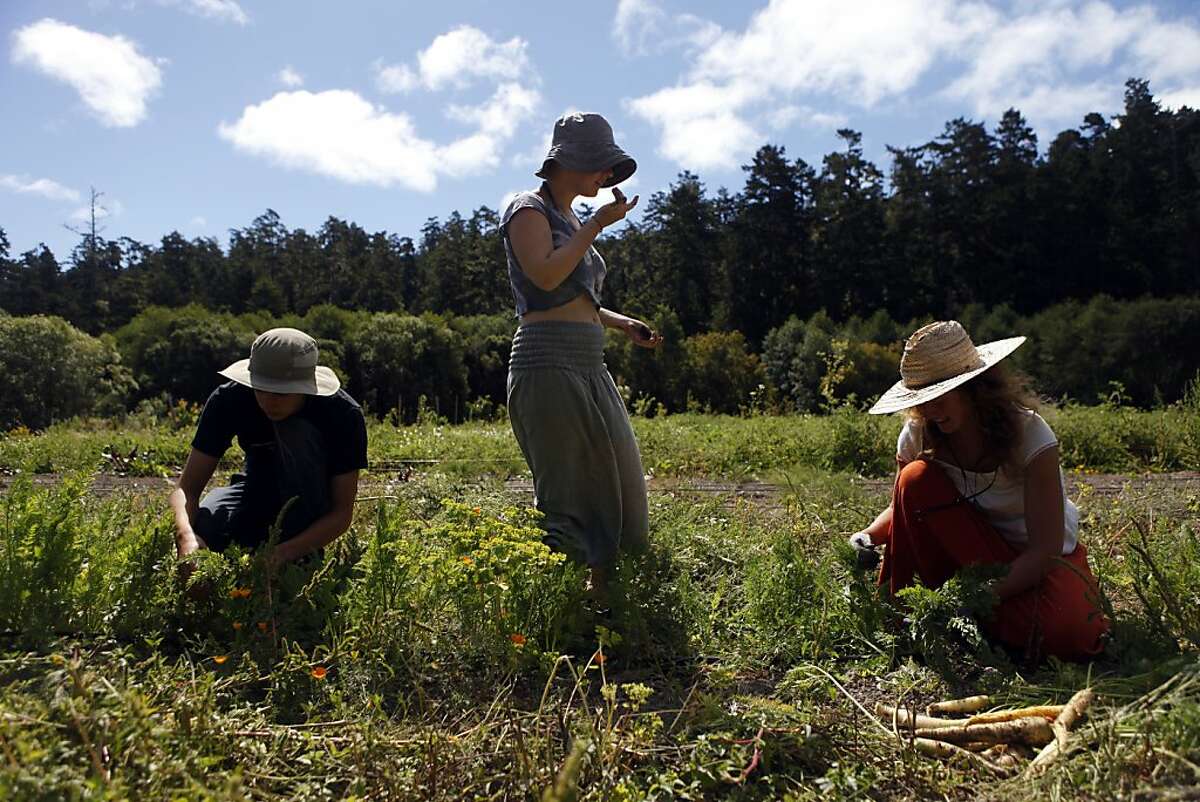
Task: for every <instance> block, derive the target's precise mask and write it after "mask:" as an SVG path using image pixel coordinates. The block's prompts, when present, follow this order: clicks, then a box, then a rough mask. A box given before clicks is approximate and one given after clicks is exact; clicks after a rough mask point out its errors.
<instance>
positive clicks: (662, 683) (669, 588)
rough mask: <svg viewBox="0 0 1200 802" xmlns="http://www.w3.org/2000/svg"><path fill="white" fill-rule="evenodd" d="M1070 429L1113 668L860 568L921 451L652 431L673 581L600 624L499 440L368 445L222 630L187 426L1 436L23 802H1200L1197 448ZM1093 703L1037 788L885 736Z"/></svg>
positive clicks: (654, 507) (12, 714)
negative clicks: (965, 708)
mask: <svg viewBox="0 0 1200 802" xmlns="http://www.w3.org/2000/svg"><path fill="white" fill-rule="evenodd" d="M1048 417H1050V419H1051V423H1052V425H1053V426H1054V427H1055V429H1056V431H1058V433H1059V435H1060V437H1061V438H1062V448H1063V454H1064V464H1065V465H1066V466H1067V467H1068V469H1069V471H1070V472H1069V476H1068V480H1069V485H1070V487H1071V493H1072V496H1073V497H1074V498H1075V499H1076V500H1077V502H1078V503H1079V504H1080V507H1081V510H1082V512H1083V516H1084V520H1085V523H1084V530H1083V534H1082V537H1083V539H1084V542H1085V543H1086V544H1087V546H1088V549H1089V553H1090V555H1091V559H1092V563H1093V567H1094V569H1095V571H1096V573H1097V575H1098V576H1099V578H1100V580H1101V583H1102V589H1103V592H1104V599H1103V603H1104V604H1105V606H1106V608H1107V609H1108V610H1110V611H1111V615H1112V617H1113V621H1114V633H1113V639H1112V642H1111V643H1110V646H1109V649H1108V651H1107V653H1106V654H1105V655H1104V656H1103V657H1102V658H1101V659H1100V660H1098V661H1097V662H1095V663H1093V664H1092V665H1090V666H1080V665H1072V664H1061V663H1050V664H1043V665H1040V666H1030V665H1027V664H1025V663H1023V662H1022V661H1021V658H1020V657H1019V656H1015V655H1009V654H1006V653H1004V652H1002V651H998V650H995V649H993V648H991V647H990V646H989V645H988V644H987V642H986V641H985V640H984V639H983V638H982V637H981V634H980V632H979V629H978V626H977V625H976V624H975V622H974V620H973V619H972V618H971V616H970V615H969V613H970V612H971V611H973V610H978V609H980V607H981V605H982V604H983V603H984V600H982V599H981V594H980V593H979V592H978V586H977V584H975V583H974V582H973V581H972V580H971V579H966V580H964V581H962V582H952V583H950V584H949V585H947V586H946V587H945V588H944V589H943V590H941V591H939V592H936V593H935V592H932V591H926V590H917V591H914V592H911V593H910V594H908V595H906V598H905V604H906V609H904V610H900V609H899V608H897V607H895V606H893V605H891V604H890V603H887V602H885V601H884V600H883V599H882V598H880V597H879V596H878V594H877V593H876V591H875V589H874V583H873V581H872V579H873V577H872V576H871V575H869V574H866V573H863V572H861V571H859V570H858V569H856V568H855V567H854V560H853V555H852V553H851V552H850V550H849V548H848V547H847V546H845V545H844V544H845V537H846V535H847V534H849V533H850V532H852V531H855V530H856V529H858V528H860V527H862V526H863V525H864V524H865V523H867V522H868V521H869V520H870V517H871V516H872V515H873V514H874V512H876V511H877V510H878V509H879V508H880V507H881V506H882V505H883V504H885V503H886V499H887V494H888V490H889V483H888V475H889V472H890V470H891V464H892V459H891V453H892V449H893V448H894V444H895V436H896V432H897V431H898V429H899V420H898V419H895V418H891V419H887V418H885V419H878V418H869V417H867V416H865V415H861V414H859V413H853V412H845V411H843V412H837V413H834V414H832V415H829V416H824V417H790V418H770V417H756V418H726V417H716V416H702V415H686V416H671V417H667V418H661V419H650V420H642V419H639V420H637V421H635V426H636V427H637V429H638V434H639V438H640V441H641V444H642V447H643V452H644V457H645V463H646V466H647V470H648V472H649V473H650V474H651V476H652V479H651V496H650V503H651V539H652V548H651V550H650V552H649V553H648V554H647V555H645V556H642V557H636V558H627V559H626V560H625V561H624V562H622V564H621V565H620V567H619V571H618V577H617V585H618V587H619V590H620V594H619V597H618V598H617V599H616V600H614V602H613V604H612V608H611V609H610V610H607V611H605V610H599V609H596V607H595V605H594V604H593V603H592V602H591V601H589V600H588V599H587V598H586V597H585V595H584V588H583V575H582V572H581V571H580V570H579V569H577V568H575V567H573V566H571V565H569V564H566V563H564V562H563V561H562V560H561V558H559V557H558V556H557V555H553V554H551V553H549V552H548V551H547V550H546V549H545V547H544V546H542V545H541V543H540V541H539V540H538V535H537V530H536V520H535V518H534V516H533V515H532V514H531V513H530V511H529V510H528V503H529V487H528V482H527V476H526V475H524V473H523V465H522V463H521V461H520V458H519V454H518V453H517V451H516V448H515V444H514V443H513V441H512V438H511V435H509V434H508V429H507V425H506V424H505V423H502V422H501V423H475V424H468V425H463V426H457V427H452V426H445V425H440V424H437V423H427V424H423V425H421V426H415V427H409V428H401V429H396V428H394V427H390V426H386V425H378V426H375V427H373V428H372V430H371V433H370V434H371V461H372V465H373V471H372V472H371V473H370V474H369V475H368V476H367V477H366V478H365V480H364V483H363V486H362V488H361V491H360V498H361V501H360V504H359V509H358V512H357V515H356V521H355V524H354V526H353V528H352V529H351V531H350V532H349V533H348V534H347V535H346V536H344V537H343V538H341V539H340V540H339V541H337V542H336V543H335V545H334V546H333V547H331V548H330V549H328V550H327V552H326V554H325V555H324V559H323V560H322V561H320V562H314V563H310V564H307V565H303V566H289V567H287V568H285V569H284V570H283V571H282V572H280V573H278V574H275V575H268V574H267V573H266V572H265V571H264V570H263V567H262V565H261V560H262V557H261V555H257V556H252V555H238V554H232V555H227V556H226V557H221V556H216V555H210V559H207V560H205V561H204V564H203V565H202V567H201V570H200V572H199V576H200V580H201V581H202V583H203V584H204V585H205V586H206V587H207V590H208V592H207V594H206V595H204V596H203V597H201V598H193V597H192V596H190V595H188V594H185V593H181V592H180V590H179V587H178V582H177V577H176V568H175V564H174V560H173V553H174V552H173V533H172V528H171V526H170V521H169V516H168V515H167V513H166V510H165V492H164V490H165V486H166V483H165V480H164V479H163V478H161V477H163V476H166V475H170V474H172V472H173V471H174V470H175V469H176V468H177V466H178V464H179V463H180V462H181V461H182V458H183V456H184V455H185V454H186V449H187V443H188V438H189V437H190V424H189V423H188V422H187V421H182V422H177V424H176V425H172V424H171V423H170V422H169V421H166V422H154V421H144V422H130V423H128V424H127V425H125V426H122V427H118V426H115V425H106V424H103V423H76V424H71V425H63V426H58V427H54V428H52V429H51V430H49V431H48V432H46V433H43V434H37V435H35V434H28V433H14V434H10V435H7V436H0V473H2V474H3V477H2V482H0V629H2V630H3V632H2V634H0V688H3V689H4V693H3V696H2V697H0V798H4V799H9V798H12V799H46V800H51V799H54V800H57V799H114V800H115V799H187V800H193V799H196V800H242V799H280V798H300V799H346V798H358V799H399V800H410V799H411V800H443V799H444V800H467V799H472V800H473V799H480V800H483V799H497V800H501V799H512V800H516V799H530V800H567V799H584V800H666V799H696V800H710V799H738V800H759V799H762V800H766V799H787V800H808V799H818V798H819V799H914V798H920V799H927V798H949V799H997V800H1034V799H1039V800H1040V799H1113V798H1134V799H1140V800H1151V799H1182V798H1190V797H1189V795H1195V794H1197V793H1200V605H1198V604H1197V599H1196V594H1197V590H1196V589H1197V588H1198V587H1200V539H1198V534H1200V475H1198V474H1195V473H1191V471H1195V470H1196V469H1197V466H1200V421H1198V418H1200V416H1198V415H1197V410H1196V409H1194V408H1192V407H1190V406H1184V405H1181V406H1177V407H1172V408H1169V409H1165V410H1159V411H1155V412H1139V411H1136V410H1133V409H1128V408H1123V407H1104V408H1084V407H1068V408H1064V409H1061V410H1056V411H1053V414H1052V415H1050V414H1048ZM235 467H236V464H235V463H234V462H232V461H231V462H228V463H227V464H225V465H223V468H224V469H226V470H231V469H233V468H235ZM1084 687H1092V688H1094V689H1095V691H1096V693H1097V699H1096V701H1095V703H1094V704H1093V706H1092V708H1091V710H1090V714H1089V716H1088V717H1087V718H1086V719H1085V720H1084V722H1083V723H1082V725H1081V726H1079V727H1078V728H1077V729H1076V731H1075V733H1074V734H1073V735H1072V736H1071V739H1070V740H1069V741H1068V748H1067V750H1066V751H1065V753H1064V754H1063V755H1062V756H1061V757H1060V758H1059V759H1058V760H1057V761H1056V762H1055V763H1053V764H1052V765H1051V766H1050V767H1049V768H1048V769H1047V770H1046V771H1045V772H1043V773H1041V774H1039V775H1037V776H1024V775H1021V774H1011V775H1006V774H999V773H995V772H993V771H992V770H990V769H988V768H986V767H982V766H980V765H979V764H977V763H970V762H966V763H960V762H956V761H954V760H951V761H941V760H938V759H935V758H931V757H926V756H924V755H921V754H918V753H917V752H916V751H915V750H914V749H913V748H912V746H911V744H909V743H908V742H907V739H906V737H905V736H904V735H903V734H902V733H898V732H897V731H896V729H895V728H894V727H893V724H892V722H891V721H890V720H884V719H882V718H880V717H878V716H876V715H875V714H874V707H875V705H876V704H877V703H885V704H891V705H903V706H912V707H913V708H914V709H915V710H919V711H921V712H923V711H924V707H925V705H926V704H928V703H929V702H932V701H936V700H940V699H947V698H952V697H960V696H968V695H972V694H979V693H987V694H990V695H991V696H992V700H993V703H994V704H995V705H997V706H1003V707H1008V706H1021V705H1026V704H1042V703H1063V702H1066V701H1067V699H1068V698H1070V696H1071V695H1072V694H1073V693H1074V692H1075V691H1077V690H1079V689H1081V688H1084Z"/></svg>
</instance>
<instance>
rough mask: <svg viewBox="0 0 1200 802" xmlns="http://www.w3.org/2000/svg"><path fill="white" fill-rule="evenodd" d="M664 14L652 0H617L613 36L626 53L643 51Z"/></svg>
mask: <svg viewBox="0 0 1200 802" xmlns="http://www.w3.org/2000/svg"><path fill="white" fill-rule="evenodd" d="M666 16H667V15H666V12H664V11H663V10H662V9H661V8H659V7H658V5H656V4H655V3H654V2H653V0H618V2H617V15H616V19H615V20H614V21H613V38H614V39H616V40H617V44H619V45H620V46H621V49H622V50H624V51H625V53H626V54H633V53H640V52H643V51H645V49H646V43H647V41H649V40H650V39H651V38H652V37H654V36H656V35H657V34H658V33H659V27H660V25H661V24H662V22H663V20H665V19H666Z"/></svg>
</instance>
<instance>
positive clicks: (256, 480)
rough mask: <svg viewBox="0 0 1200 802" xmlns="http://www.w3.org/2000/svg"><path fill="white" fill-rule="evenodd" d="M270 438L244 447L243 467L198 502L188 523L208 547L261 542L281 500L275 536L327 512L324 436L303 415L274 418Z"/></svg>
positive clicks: (283, 535)
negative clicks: (280, 520)
mask: <svg viewBox="0 0 1200 802" xmlns="http://www.w3.org/2000/svg"><path fill="white" fill-rule="evenodd" d="M274 428H275V442H274V443H268V444H263V445H257V446H251V447H249V448H248V449H247V450H246V472H245V473H244V474H234V475H233V477H232V478H231V480H230V483H229V485H228V486H227V487H218V488H216V489H215V490H213V491H212V492H210V493H209V494H208V495H206V496H205V497H204V498H203V499H201V501H200V509H199V511H198V512H197V514H196V520H195V521H194V522H193V524H192V528H193V529H194V530H195V532H196V534H197V535H199V536H200V538H201V539H202V540H203V541H204V542H205V543H206V544H207V545H208V547H209V548H210V549H212V550H213V551H224V550H225V549H226V548H228V547H229V546H230V545H231V544H233V543H237V544H238V545H239V546H241V547H242V548H245V549H253V548H256V547H258V546H261V545H262V544H263V543H266V542H267V538H268V537H269V536H270V530H271V527H272V526H273V525H274V524H275V521H276V519H277V518H278V517H279V511H280V510H281V509H283V505H284V504H285V503H286V502H287V501H288V500H289V499H292V498H295V499H296V501H295V502H293V504H292V506H291V507H290V508H289V509H288V512H287V515H285V516H284V519H283V526H282V529H281V531H280V535H279V539H280V540H287V539H288V538H292V537H295V536H296V535H298V534H300V533H301V532H303V531H304V530H305V529H307V528H308V527H309V526H310V525H312V523H313V522H314V521H316V520H317V519H318V518H320V517H321V516H322V515H325V514H326V513H328V512H329V507H330V495H329V475H328V471H327V468H326V462H327V460H326V446H325V438H324V436H323V435H322V434H321V433H320V432H319V431H318V430H317V428H316V427H315V426H313V425H312V424H311V423H309V422H308V421H307V420H304V419H302V418H297V417H294V416H293V417H291V418H288V419H287V420H284V421H281V422H279V423H276V424H275V426H274Z"/></svg>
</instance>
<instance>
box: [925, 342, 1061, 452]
mask: <svg viewBox="0 0 1200 802" xmlns="http://www.w3.org/2000/svg"><path fill="white" fill-rule="evenodd" d="M958 389H959V390H960V391H961V392H963V393H964V394H966V396H967V400H968V401H969V402H970V403H971V405H972V406H973V407H974V408H975V411H976V413H977V414H978V415H979V423H980V426H981V427H982V428H983V436H984V443H985V447H986V453H987V454H988V455H989V456H992V457H994V458H995V459H996V463H997V465H998V466H999V467H1000V469H1001V470H1003V471H1004V472H1005V473H1007V474H1009V475H1010V476H1020V475H1021V472H1022V470H1023V468H1024V466H1022V465H1021V461H1020V446H1021V433H1022V431H1023V429H1024V419H1023V416H1024V415H1026V414H1028V413H1030V412H1036V411H1037V410H1038V409H1039V408H1040V407H1041V400H1040V399H1039V398H1038V396H1037V393H1035V392H1034V391H1033V389H1032V386H1031V382H1030V380H1029V377H1027V376H1026V375H1025V374H1023V373H1020V372H1019V371H1016V370H1011V369H1009V368H1008V367H1006V366H1005V364H1004V363H1003V362H1001V363H999V364H997V365H993V366H992V367H991V368H989V369H987V370H985V371H984V372H983V373H981V374H979V375H978V376H976V377H975V378H973V379H971V380H970V381H969V382H967V383H965V384H963V385H962V386H960V387H959V388H958ZM908 415H909V417H910V418H912V419H913V420H914V421H915V422H916V423H917V425H919V426H920V427H921V434H922V435H923V439H922V443H923V444H924V446H925V450H924V451H922V452H921V455H920V456H921V458H922V459H929V458H932V456H933V448H934V447H936V446H938V445H941V444H942V443H944V442H945V435H944V434H942V432H941V431H940V430H939V429H938V428H937V427H936V426H931V425H930V424H929V422H928V421H926V420H925V419H924V418H923V417H922V416H921V414H920V413H919V412H918V411H917V408H916V407H913V408H912V409H910V410H908Z"/></svg>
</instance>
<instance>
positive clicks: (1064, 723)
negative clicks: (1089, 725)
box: [1050, 688, 1096, 747]
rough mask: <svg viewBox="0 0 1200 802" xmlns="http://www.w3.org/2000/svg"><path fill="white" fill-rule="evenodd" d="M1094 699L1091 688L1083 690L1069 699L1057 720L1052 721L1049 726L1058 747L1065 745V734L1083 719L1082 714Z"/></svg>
mask: <svg viewBox="0 0 1200 802" xmlns="http://www.w3.org/2000/svg"><path fill="white" fill-rule="evenodd" d="M1095 698H1096V694H1095V692H1094V691H1092V689H1091V688H1084V689H1083V690H1082V691H1079V692H1077V693H1076V694H1075V695H1074V696H1072V697H1071V700H1070V701H1069V702H1067V704H1066V707H1064V708H1063V711H1062V712H1061V713H1059V714H1058V718H1056V719H1054V723H1053V724H1051V725H1050V726H1051V727H1053V729H1054V739H1055V740H1056V741H1058V744H1059V746H1060V747H1061V746H1065V745H1066V742H1067V733H1069V732H1070V731H1071V729H1072V728H1073V727H1074V726H1075V725H1076V724H1078V723H1079V719H1081V718H1083V714H1084V713H1086V712H1087V709H1088V707H1089V706H1090V705H1091V704H1092V700H1094V699H1095Z"/></svg>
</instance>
